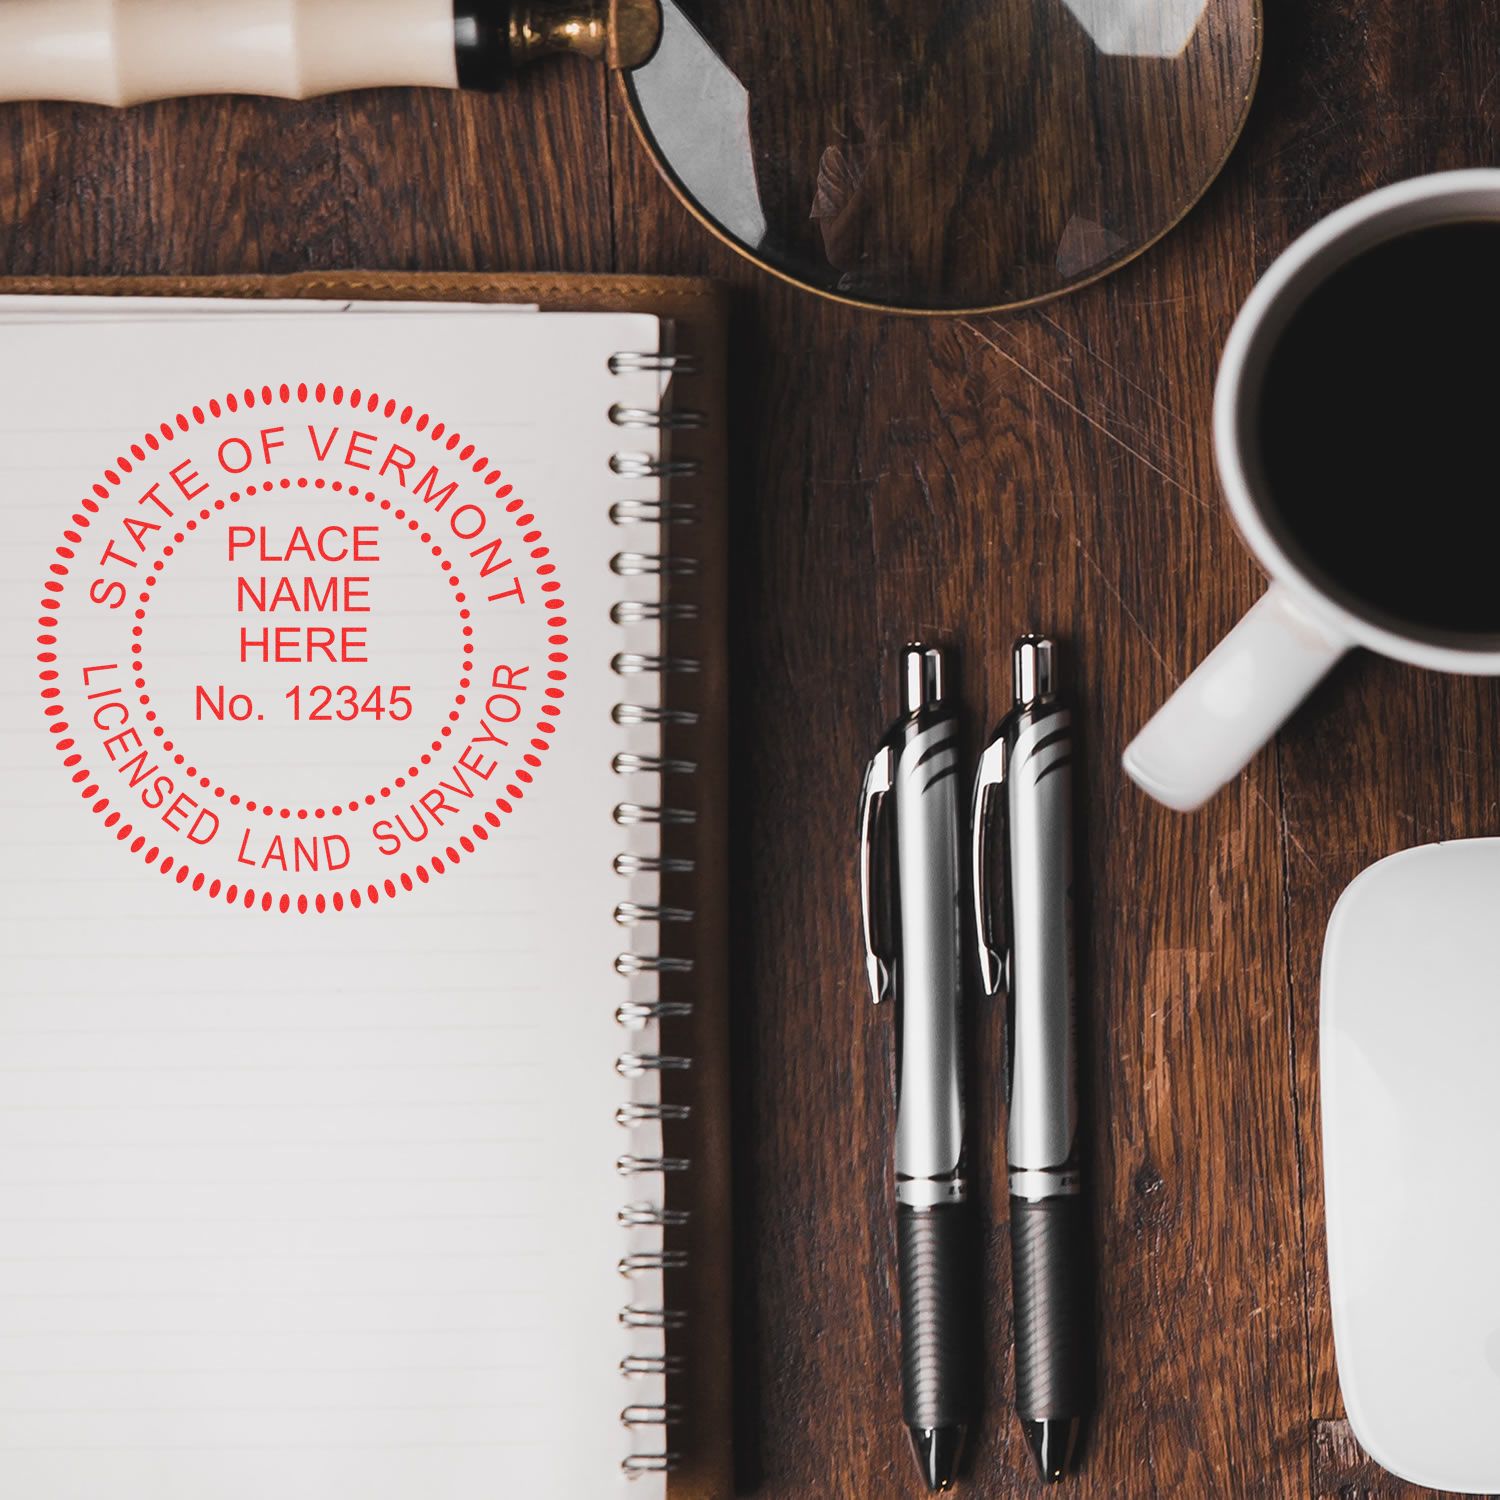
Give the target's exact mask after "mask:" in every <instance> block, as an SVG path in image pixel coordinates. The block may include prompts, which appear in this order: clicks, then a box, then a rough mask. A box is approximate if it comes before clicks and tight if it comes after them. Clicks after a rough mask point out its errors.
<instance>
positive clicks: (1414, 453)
mask: <svg viewBox="0 0 1500 1500" xmlns="http://www.w3.org/2000/svg"><path fill="white" fill-rule="evenodd" d="M1256 426H1258V434H1257V435H1258V438H1259V442H1258V444H1257V443H1255V442H1251V443H1250V444H1249V445H1247V446H1248V447H1249V449H1250V452H1251V455H1252V456H1251V460H1250V461H1251V465H1252V470H1253V468H1254V466H1255V463H1256V457H1255V455H1258V462H1259V465H1260V467H1261V469H1262V477H1263V479H1264V487H1263V490H1262V493H1264V494H1265V495H1267V496H1269V498H1270V502H1271V507H1272V509H1271V512H1270V513H1269V515H1268V520H1269V521H1270V523H1271V526H1272V529H1273V530H1274V531H1275V532H1276V533H1277V536H1278V538H1279V540H1280V541H1281V543H1282V545H1283V546H1284V547H1285V548H1286V550H1287V552H1288V553H1289V554H1290V555H1291V557H1292V558H1293V560H1294V561H1296V562H1297V563H1298V564H1299V565H1300V566H1301V567H1302V568H1303V569H1304V570H1305V571H1306V572H1307V573H1308V574H1309V575H1310V576H1311V577H1312V578H1313V579H1314V580H1315V581H1317V582H1318V583H1320V584H1322V585H1324V586H1325V587H1327V588H1328V589H1329V592H1330V593H1332V594H1333V595H1334V596H1335V597H1336V598H1339V599H1341V600H1342V601H1343V602H1344V603H1346V604H1348V605H1349V606H1351V607H1352V608H1354V609H1355V610H1356V611H1357V612H1359V613H1361V614H1364V615H1366V616H1368V617H1370V618H1373V619H1375V620H1376V621H1377V622H1380V623H1385V624H1389V625H1393V626H1395V627H1396V628H1398V629H1400V630H1403V631H1405V632H1407V633H1415V634H1418V635H1422V636H1425V637H1428V638H1438V639H1441V638H1445V637H1448V638H1451V637H1453V636H1466V637H1476V636H1478V637H1488V638H1490V643H1491V644H1493V642H1494V640H1495V638H1497V637H1500V222H1490V221H1472V222H1462V223H1453V224H1444V225H1438V226H1434V227H1433V228H1430V229H1421V230H1415V231H1413V232H1412V233H1410V234H1405V235H1402V236H1400V237H1399V238H1396V239H1393V240H1388V241H1386V242H1385V243H1384V244H1382V245H1378V246H1376V247H1375V248H1373V249H1371V250H1369V251H1366V252H1365V253H1364V254H1363V255H1361V256H1359V257H1358V258H1357V259H1356V260H1353V261H1351V262H1350V263H1349V264H1348V265H1346V266H1344V267H1342V268H1341V269H1340V270H1338V271H1336V272H1335V273H1334V274H1333V275H1332V276H1330V277H1329V279H1328V280H1327V281H1325V282H1323V284H1322V285H1321V286H1319V287H1318V288H1317V289H1316V290H1315V291H1314V292H1313V293H1312V294H1311V295H1310V296H1309V297H1308V298H1307V300H1306V301H1305V302H1304V303H1303V304H1302V305H1301V307H1300V308H1298V309H1297V311H1296V312H1295V313H1293V315H1292V318H1291V321H1290V323H1289V324H1288V325H1287V327H1286V329H1285V331H1284V333H1283V334H1282V336H1281V338H1280V339H1279V340H1278V341H1277V343H1276V346H1275V348H1274V350H1273V352H1272V355H1271V358H1270V361H1269V364H1268V366H1267V369H1266V373H1265V377H1264V383H1263V385H1262V388H1261V395H1260V402H1259V411H1258V423H1257V424H1253V425H1252V429H1251V430H1252V432H1254V431H1255V427H1256ZM1247 435H1248V434H1247ZM1469 643H1470V644H1476V645H1477V644H1479V642H1477V641H1471V642H1469ZM1458 644H1464V643H1463V642H1459V643H1458Z"/></svg>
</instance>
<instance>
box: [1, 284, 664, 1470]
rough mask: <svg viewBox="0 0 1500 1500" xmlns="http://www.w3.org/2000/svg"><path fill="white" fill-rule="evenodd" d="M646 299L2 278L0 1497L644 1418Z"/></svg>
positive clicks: (514, 1444)
mask: <svg viewBox="0 0 1500 1500" xmlns="http://www.w3.org/2000/svg"><path fill="white" fill-rule="evenodd" d="M659 336H660V330H659V328H658V324H657V320H656V319H654V318H651V317H644V316H639V315H627V314H607V315H605V314H599V315H593V314H588V315H581V314H579V315H574V314H550V313H535V312H526V313H517V312H515V311H513V310H510V309H500V308H471V309H467V310H462V311H455V310H454V309H451V308H444V309H442V310H440V311H433V310H430V309H426V310H424V309H415V308H404V309H401V310H399V311H393V310H391V309H389V308H380V309H376V310H371V309H369V308H366V307H361V306H359V305H358V304H356V305H354V306H353V307H347V306H342V305H327V306H323V307H306V306H304V307H301V308H298V309H296V310H294V311H287V310H285V309H282V308H277V309H270V310H267V309H257V308H255V306H254V305H253V304H244V305H235V306H230V307H225V308H207V307H204V306H203V305H202V304H198V305H195V306H193V307H191V308H173V307H170V306H167V307H163V306H160V305H156V304H151V303H143V302H129V303H117V304H114V305H111V306H109V307H107V308H101V307H100V306H99V305H98V304H97V303H93V302H90V303H89V304H80V305H78V306H76V307H70V306H69V305H68V304H67V303H66V302H65V301H57V302H53V303H47V302H44V301H43V302H39V301H37V300H35V299H24V300H22V299H17V301H15V302H14V303H12V304H11V305H10V306H9V308H8V309H7V308H6V307H5V306H0V350H3V356H0V412H3V420H0V428H3V431H0V484H3V487H4V494H3V507H4V511H3V514H4V517H5V525H6V533H7V534H6V541H5V547H4V551H3V562H0V571H3V581H4V595H3V597H4V604H3V606H0V610H3V621H4V639H3V650H0V658H3V671H4V679H3V684H0V747H3V768H4V785H3V789H0V805H3V811H0V819H3V823H0V827H3V846H0V851H3V852H0V861H3V863H0V903H3V917H0V942H3V949H0V952H3V962H0V1494H3V1495H5V1496H16V1497H25V1500H271V1497H275V1500H354V1497H358V1500H498V1497H505V1496H521V1495H527V1496H557V1497H565V1500H572V1497H588V1496H596V1495H603V1494H607V1493H612V1492H613V1490H614V1487H615V1485H616V1484H619V1483H622V1482H623V1481H622V1480H621V1479H620V1464H621V1459H622V1457H623V1456H625V1455H627V1454H629V1453H630V1452H632V1451H634V1452H637V1453H642V1454H650V1453H652V1452H654V1451H656V1450H658V1449H660V1448H661V1447H662V1446H663V1435H662V1431H661V1429H660V1428H659V1427H652V1426H649V1425H644V1426H637V1427H634V1428H627V1427H625V1426H622V1423H621V1409H622V1406H625V1405H626V1404H627V1403H629V1404H631V1405H632V1406H633V1407H638V1408H642V1409H644V1411H645V1414H646V1415H648V1416H649V1415H650V1408H652V1407H653V1406H655V1405H658V1404H659V1403H661V1402H662V1400H663V1394H662V1389H661V1386H662V1382H661V1380H660V1379H659V1378H655V1377H653V1376H651V1375H649V1374H648V1375H647V1376H645V1377H643V1378H640V1379H637V1380H635V1381H633V1382H630V1383H629V1384H628V1385H626V1384H622V1380H621V1370H620V1362H621V1360H622V1359H623V1358H625V1357H626V1356H628V1355H635V1356H637V1359H638V1361H640V1360H644V1362H645V1363H644V1365H643V1368H647V1369H649V1368H651V1365H650V1361H651V1359H652V1357H653V1356H656V1355H659V1354H660V1351H661V1339H662V1337H663V1335H662V1333H661V1332H660V1331H659V1330H658V1329H654V1328H650V1327H646V1328H642V1329H638V1330H632V1329H630V1328H628V1327H625V1326H622V1322H621V1318H620V1312H621V1308H622V1305H623V1304H626V1303H629V1304H632V1305H634V1306H637V1307H639V1308H642V1309H653V1308H657V1307H659V1305H660V1302H661V1288H660V1285H659V1281H660V1278H659V1275H657V1274H656V1273H655V1272H653V1271H652V1270H650V1269H647V1270H644V1271H642V1272H640V1273H638V1274H636V1275H634V1276H632V1277H630V1278H628V1279H627V1278H624V1277H622V1275H621V1272H620V1269H619V1265H618V1263H619V1261H620V1258H621V1257H622V1256H624V1255H627V1254H630V1253H637V1254H645V1255H646V1256H647V1257H648V1262H649V1255H650V1252H651V1251H653V1250H654V1249H656V1248H657V1247H658V1246H659V1245H660V1230H659V1229H657V1228H654V1227H651V1226H650V1225H649V1224H648V1225H646V1226H643V1227H638V1228H634V1229H630V1228H622V1227H621V1226H620V1225H619V1223H618V1222H617V1214H618V1210H619V1209H620V1206H621V1203H622V1198H623V1199H632V1200H640V1201H642V1202H645V1203H652V1202H657V1201H659V1200H660V1196H661V1184H660V1181H659V1179H658V1178H657V1177H656V1176H655V1175H654V1174H653V1172H651V1171H650V1170H643V1171H639V1172H637V1173H636V1174H635V1175H634V1176H633V1177H632V1179H631V1180H630V1181H628V1182H625V1183H623V1184H622V1178H621V1176H620V1175H619V1172H618V1170H617V1158H619V1157H620V1156H621V1155H622V1154H629V1155H632V1156H634V1157H637V1158H640V1159H641V1160H642V1161H643V1162H646V1163H649V1162H650V1161H651V1159H652V1158H654V1157H658V1156H659V1155H660V1151H661V1146H660V1140H659V1127H657V1126H655V1125H652V1124H650V1123H646V1124H642V1125H640V1126H639V1127H636V1128H632V1129H624V1130H622V1128H621V1126H620V1125H619V1124H618V1123H617V1120H616V1110H617V1108H618V1107H619V1106H620V1105H621V1103H622V1102H623V1101H626V1100H630V1099H634V1100H636V1101H637V1102H645V1103H649V1102H650V1101H651V1100H652V1099H653V1098H654V1097H655V1085H654V1075H653V1074H652V1073H651V1072H650V1071H649V1070H647V1071H646V1072H645V1073H644V1074H643V1076H641V1077H638V1078H634V1079H631V1078H627V1077H622V1076H621V1072H620V1070H619V1069H618V1068H617V1066H616V1059H617V1058H618V1057H619V1055H620V1053H621V1052H622V1050H625V1049H630V1050H634V1051H636V1052H638V1053H641V1054H643V1055H649V1054H650V1053H651V1052H652V1050H653V1046H654V1041H655V1037H654V1028H653V1027H652V1026H651V1025H647V1026H644V1027H641V1028H640V1029H639V1031H638V1032H636V1033H634V1034H632V1035H629V1036H623V1037H622V1033H621V1031H620V1029H619V1026H618V1025H617V1021H616V1014H615V1012H616V1007H617V1006H618V1005H619V1004H620V1003H621V1001H622V1000H624V999H627V998H628V999H629V1000H632V1001H634V1002H637V1003H640V1004H649V1003H650V1002H651V1000H652V999H653V998H654V995H655V980H654V976H653V974H652V973H650V972H649V970H648V971H647V972H643V973H641V974H639V975H637V976H636V977H634V978H632V979H629V980H627V979H623V978H621V977H619V975H618V974H617V973H616V961H617V958H618V956H619V955H621V954H622V953H623V952H630V951H634V952H635V953H637V954H645V955H649V953H650V952H652V951H654V950H653V949H652V947H651V944H652V942H653V933H652V929H651V928H650V926H649V925H640V926H634V927H631V926H622V925H620V923H619V922H618V921H617V920H616V908H617V906H618V905H619V904H620V903H622V902H634V903H640V904H643V905H649V904H650V903H651V902H652V901H653V900H654V898H655V896H656V878H655V877H654V876H653V875H651V874H649V873H641V874H635V875H633V876H628V877H622V876H621V875H620V874H619V873H617V872H616V868H615V865H614V860H615V857H616V855H617V854H619V853H620V852H621V851H622V850H624V851H631V852H633V853H635V854H636V855H638V856H644V857H646V859H647V862H648V863H649V857H650V856H651V855H652V854H653V853H654V852H655V850H656V847H657V845H656V830H655V828H654V826H653V825H651V824H649V823H643V824H640V825H634V826H621V824H620V823H619V822H618V821H617V819H616V816H615V810H616V809H617V807H618V806H619V805H620V804H622V803H639V804H646V805H650V804H652V803H654V802H655V801H656V800H657V784H656V783H657V778H655V777H653V776H647V775H641V774H625V775H622V774H621V773H620V770H619V769H617V768H616V766H615V764H614V757H615V756H616V755H617V754H618V753H622V752H623V753H625V754H627V755H629V754H637V755H650V754H652V753H654V752H655V751H656V750H657V749H658V748H659V746H658V743H657V742H658V738H659V731H657V730H656V729H654V728H653V727H652V726H650V725H649V724H648V725H641V726H636V727H630V726H624V725H621V724H619V723H617V722H616V715H615V713H614V709H615V706H616V705H617V704H619V703H620V702H621V698H622V679H621V677H620V676H619V675H617V673H616V671H614V670H612V662H613V661H614V658H615V656H616V653H620V652H627V653H638V654H640V655H641V656H644V657H651V656H654V655H656V654H657V652H658V650H659V642H658V628H659V627H658V626H657V625H656V624H654V623H652V622H651V621H649V620H646V621H644V622H642V623H634V624H628V625H625V626H621V625H618V624H616V623H614V622H613V621H612V619H611V610H612V607H614V606H615V605H616V604H617V602H618V601H621V600H627V601H629V600H634V601H638V602H639V603H640V604H643V605H646V606H649V605H650V604H651V603H652V601H654V600H655V599H656V597H657V582H658V580H657V578H656V577H655V575H654V574H652V573H651V572H649V571H647V572H639V573H637V572H632V571H630V564H629V562H628V560H627V563H626V564H625V566H624V569H623V571H617V570H616V568H615V567H612V559H615V558H617V557H618V556H619V555H620V554H631V553H638V554H641V555H642V556H643V557H649V556H650V555H652V554H654V553H656V552H657V551H658V550H659V548H658V536H657V528H656V526H655V525H654V524H647V523H645V522H643V521H637V520H632V519H631V518H632V517H633V516H637V515H649V514H650V513H651V511H650V506H651V503H652V502H653V501H655V500H656V499H657V492H658V485H659V481H658V479H657V478H655V477H653V475H652V473H651V470H652V469H653V467H654V465H653V463H652V462H651V460H652V459H654V458H655V457H656V455H657V453H658V445H657V436H658V435H657V433H656V431H655V430H654V429H652V428H651V427H650V426H641V427H635V428H622V427H621V426H620V425H617V422H616V421H612V420H611V416H610V414H611V411H612V409H616V408H620V409H624V410H625V411H626V412H629V411H631V410H635V409H638V410H639V411H641V412H651V411H654V410H656V409H658V408H659V407H660V406H661V404H662V401H663V397H664V391H665V382H666V380H667V379H668V377H667V375H665V374H663V373H661V372H660V371H656V370H652V369H650V368H646V369H637V368H633V367H629V366H630V365H631V362H627V367H621V365H620V363H619V362H618V361H616V362H614V364H613V365H612V363H611V356H612V355H614V354H616V353H617V352H618V351H653V350H656V349H657V348H658V339H659ZM650 363H651V361H635V362H634V364H636V365H639V364H647V365H649V364H650ZM622 450H625V452H626V457H625V459H624V461H623V462H622V461H621V460H620V455H621V452H622ZM632 453H634V454H637V455H639V456H640V458H639V460H633V459H632V458H631V457H630V456H629V455H630V454H632ZM612 460H614V462H613V465H612ZM622 470H623V472H621V471H622ZM618 502H627V503H626V505H625V508H624V510H623V511H621V510H619V509H616V510H615V511H614V514H613V516H612V507H614V506H617V503H618ZM634 612H635V613H636V614H646V615H649V614H650V613H651V611H650V609H649V607H648V608H646V609H637V610H636V611H634ZM655 691H656V689H655V679H654V678H653V677H652V676H651V675H650V674H649V673H643V674H641V675H639V676H638V677H636V678H634V679H632V680H631V682H630V684H629V692H628V694H626V696H627V697H628V698H629V699H630V701H632V702H634V703H636V704H639V705H642V706H643V707H646V708H649V706H650V705H651V704H652V703H653V702H655V698H654V696H653V694H654V693H655ZM636 717H649V715H636ZM624 764H625V765H626V766H627V767H628V765H629V764H631V763H630V762H626V763H624ZM627 911H628V908H627ZM626 966H627V968H628V967H629V964H628V962H627V965H626ZM622 1042H623V1044H624V1046H623V1048H622ZM627 1071H628V1069H627ZM622 1185H623V1189H624V1191H623V1192H622ZM643 1217H648V1218H649V1217H650V1216H649V1215H643ZM642 1321H645V1322H648V1323H649V1322H651V1321H653V1319H652V1318H651V1317H650V1315H649V1313H646V1314H643V1315H642ZM631 1493H632V1494H633V1495H639V1496H649V1495H653V1494H656V1495H659V1494H661V1493H663V1488H662V1479H661V1476H660V1475H658V1474H651V1473H648V1474H647V1475H645V1476H644V1477H643V1478H642V1480H641V1482H640V1483H639V1484H636V1485H634V1486H632V1487H631Z"/></svg>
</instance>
